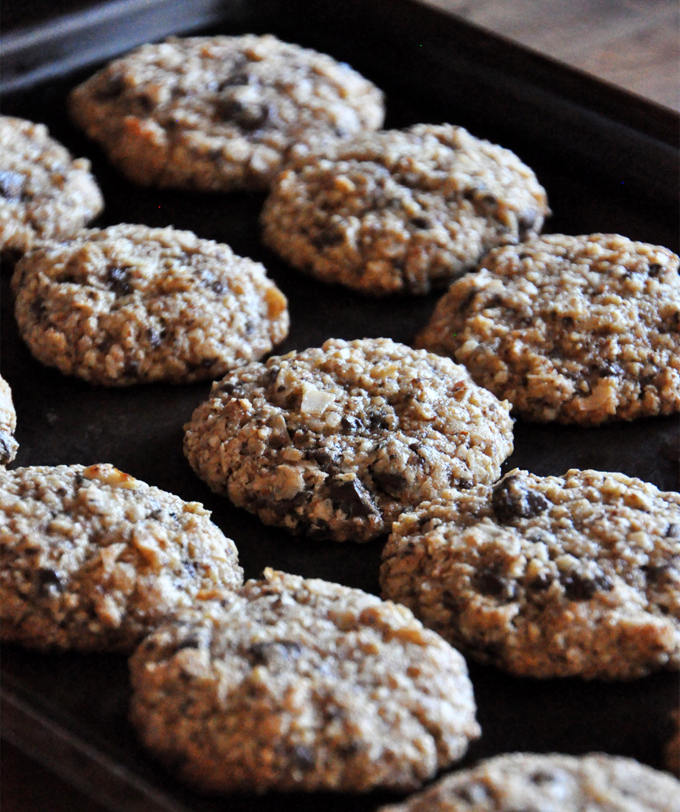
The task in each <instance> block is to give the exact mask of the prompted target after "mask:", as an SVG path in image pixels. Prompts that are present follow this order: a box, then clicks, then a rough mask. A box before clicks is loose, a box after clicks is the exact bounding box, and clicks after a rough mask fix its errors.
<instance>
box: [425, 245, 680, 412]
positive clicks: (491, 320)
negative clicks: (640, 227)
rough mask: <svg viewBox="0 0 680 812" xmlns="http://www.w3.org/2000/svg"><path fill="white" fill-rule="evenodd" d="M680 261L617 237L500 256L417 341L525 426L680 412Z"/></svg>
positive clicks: (448, 297) (439, 311) (457, 290)
mask: <svg viewBox="0 0 680 812" xmlns="http://www.w3.org/2000/svg"><path fill="white" fill-rule="evenodd" d="M678 264H679V260H678V257H677V255H676V254H674V253H673V252H672V251H669V250H668V249H667V248H663V247H661V246H657V245H650V244H648V243H641V242H633V241H632V240H629V239H628V238H626V237H622V236H620V235H618V234H589V235H583V236H578V237H571V236H566V235H564V234H550V235H546V236H543V237H537V238H535V239H533V240H530V241H529V242H527V243H525V244H524V245H519V246H506V247H503V248H499V249H497V250H494V251H492V252H491V253H490V254H489V255H488V257H487V258H486V259H485V260H484V261H483V262H482V265H481V268H480V270H479V271H477V272H476V273H472V274H470V275H468V276H466V277H464V278H463V279H459V280H457V281H456V282H454V283H453V285H452V286H451V287H450V289H449V290H448V292H447V293H446V294H445V295H444V296H443V298H442V299H441V300H440V302H439V303H438V304H437V306H436V308H435V311H434V313H433V315H432V318H431V320H430V323H429V324H428V325H427V326H426V327H425V329H424V330H423V331H422V332H421V333H420V335H419V336H418V338H417V340H416V344H417V345H418V346H420V347H426V348H427V349H429V350H432V351H433V352H438V353H441V354H443V355H450V356H451V357H453V358H454V359H455V360H456V361H458V362H459V363H461V364H465V366H466V367H467V368H468V370H469V371H470V374H471V375H472V377H473V378H474V380H475V381H477V383H479V384H481V385H482V386H485V387H486V388H487V389H489V390H490V391H492V392H494V393H495V394H496V395H498V397H501V398H507V399H508V400H509V401H510V402H511V403H512V404H513V407H514V410H515V413H516V414H518V415H521V416H522V417H523V418H525V419H527V420H536V421H544V422H546V421H552V420H555V421H557V422H560V423H579V424H582V425H597V424H600V423H603V422H605V421H608V420H632V419H634V418H638V417H646V416H653V415H664V414H672V413H673V412H677V411H678V410H680V277H679V276H678Z"/></svg>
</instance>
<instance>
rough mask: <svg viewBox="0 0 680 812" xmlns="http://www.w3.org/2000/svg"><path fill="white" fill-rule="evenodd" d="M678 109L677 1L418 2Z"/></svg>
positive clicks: (679, 23) (679, 42)
mask: <svg viewBox="0 0 680 812" xmlns="http://www.w3.org/2000/svg"><path fill="white" fill-rule="evenodd" d="M424 2H426V3H428V4H429V5H432V6H435V7H438V8H442V9H445V10H446V11H450V12H451V13H453V14H457V15H458V16H460V17H462V18H463V19H465V20H468V21H469V22H472V23H475V24H476V25H479V26H481V27H483V28H486V29H488V30H489V31H493V32H494V33H495V34H500V35H502V36H504V37H507V38H508V39H511V40H514V41H515V42H520V43H521V44H522V45H525V46H527V47H529V48H532V49H533V50H536V51H538V52H540V53H542V54H546V55H548V56H551V57H552V58H554V59H557V60H560V61H562V62H565V63H567V64H568V65H571V66H572V67H575V68H578V69H580V70H583V71H585V72H587V73H590V74H592V75H594V76H597V77H598V78H599V79H603V80H605V81H607V82H611V83H612V84H614V85H618V86H619V87H622V88H624V89H626V90H629V91H632V92H633V93H637V94H638V95H640V96H643V97H644V98H646V99H651V100H653V101H655V102H658V103H659V104H663V105H665V106H666V107H670V108H671V109H673V110H679V111H680V4H679V3H678V2H677V0H569V1H568V2H565V3H561V2H556V0H424Z"/></svg>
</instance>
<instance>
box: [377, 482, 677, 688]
mask: <svg viewBox="0 0 680 812" xmlns="http://www.w3.org/2000/svg"><path fill="white" fill-rule="evenodd" d="M678 562H680V494H678V493H674V492H663V491H659V490H658V489H657V488H656V487H655V486H654V485H652V484H649V483H646V482H642V481H641V480H639V479H633V478H631V477H627V476H625V475H624V474H618V473H602V472H599V471H592V470H585V471H579V470H575V469H573V470H569V471H567V473H566V474H565V475H564V476H548V477H539V476H536V475H534V474H530V473H528V472H527V471H521V470H518V469H515V470H513V471H511V472H509V473H508V474H506V475H505V476H504V477H503V478H502V479H501V480H500V481H499V482H497V483H495V484H494V485H479V486H477V487H475V488H472V489H471V490H469V491H467V492H462V491H453V490H452V491H450V492H448V493H447V494H445V495H444V497H443V498H442V499H441V500H439V501H435V502H431V503H426V504H423V505H420V506H419V507H418V508H417V509H416V510H415V511H412V512H410V513H406V514H404V515H403V516H402V517H401V519H400V520H399V521H397V522H395V524H394V526H393V528H392V534H391V536H390V538H389V541H388V543H387V545H386V546H385V549H384V551H383V562H382V565H381V572H380V580H381V588H382V594H383V596H384V597H386V598H390V599H392V600H398V601H400V602H401V603H404V604H405V605H406V606H408V607H409V608H411V609H412V610H413V612H414V613H415V615H416V616H417V617H419V618H420V619H421V620H422V621H423V623H424V624H425V625H426V626H429V627H430V628H432V629H434V630H435V631H437V632H439V633H440V634H441V635H442V636H443V637H445V638H446V639H447V640H449V641H450V642H451V643H452V644H453V645H455V646H457V647H458V648H460V649H461V651H463V652H464V653H467V654H469V655H470V656H471V657H474V658H475V659H477V660H480V661H481V662H485V663H491V664H493V665H495V666H498V667H499V668H502V669H504V670H507V671H509V672H511V673H514V674H516V675H519V676H531V677H538V678H546V677H565V676H578V677H582V678H586V679H592V678H603V679H632V678H636V677H641V676H643V675H645V674H648V673H650V672H652V671H655V670H658V669H663V668H670V669H678V667H680V568H679V567H678Z"/></svg>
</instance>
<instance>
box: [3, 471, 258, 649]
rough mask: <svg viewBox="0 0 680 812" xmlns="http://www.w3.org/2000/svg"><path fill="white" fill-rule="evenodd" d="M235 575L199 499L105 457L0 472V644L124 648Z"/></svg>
mask: <svg viewBox="0 0 680 812" xmlns="http://www.w3.org/2000/svg"><path fill="white" fill-rule="evenodd" d="M242 583H243V573H242V570H241V567H240V566H239V564H238V556H237V551H236V546H235V545H234V543H233V541H231V539H228V538H227V537H226V536H224V534H223V533H222V532H221V531H220V529H219V528H218V527H217V526H216V525H214V524H213V523H212V522H211V521H210V514H209V512H208V511H207V510H205V509H204V508H203V506H202V505H200V504H199V503H198V502H185V501H183V500H182V499H180V498H179V497H178V496H175V495H174V494H171V493H167V492H166V491H162V490H160V489H159V488H155V487H153V486H151V485H147V484H145V483H144V482H141V481H140V480H137V479H134V478H133V477H131V476H129V475H128V474H124V473H122V472H121V471H119V470H117V469H116V468H114V467H113V466H112V465H104V464H102V465H90V466H88V467H85V466H82V465H58V466H54V467H52V466H35V467H29V468H17V469H15V470H12V471H8V470H5V469H2V470H0V620H1V624H0V635H1V637H2V640H4V641H8V642H14V643H21V644H23V645H25V646H30V647H33V648H39V649H47V648H56V649H81V650H96V651H104V650H116V651H130V650H131V649H132V648H133V647H134V646H135V645H136V644H137V643H138V642H139V640H141V638H142V637H144V635H145V634H147V633H148V632H149V631H150V630H151V629H153V628H154V627H155V626H156V625H157V624H158V622H159V621H160V620H161V619H162V618H163V617H164V616H165V615H166V614H167V613H168V612H170V611H171V610H173V609H176V608H178V607H182V606H192V605H195V604H196V603H200V602H201V601H203V600H207V599H208V598H210V597H212V596H213V595H214V594H215V593H216V592H220V594H221V592H222V591H224V590H228V589H234V588H236V587H239V586H240V585H241V584H242Z"/></svg>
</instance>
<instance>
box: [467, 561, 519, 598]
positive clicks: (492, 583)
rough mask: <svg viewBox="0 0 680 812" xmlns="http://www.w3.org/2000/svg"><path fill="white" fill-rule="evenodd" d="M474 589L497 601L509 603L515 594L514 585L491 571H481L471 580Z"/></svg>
mask: <svg viewBox="0 0 680 812" xmlns="http://www.w3.org/2000/svg"><path fill="white" fill-rule="evenodd" d="M473 583H474V586H475V588H476V589H477V590H478V591H479V592H480V593H481V594H482V595H487V596H488V597H490V598H495V599H496V600H498V601H509V600H512V598H514V596H515V593H516V587H515V584H513V583H512V581H509V580H508V579H507V578H504V577H503V576H502V575H499V574H498V573H497V572H495V571H494V570H492V569H488V568H487V569H483V570H481V571H480V572H478V573H476V574H475V576H474V578H473Z"/></svg>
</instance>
